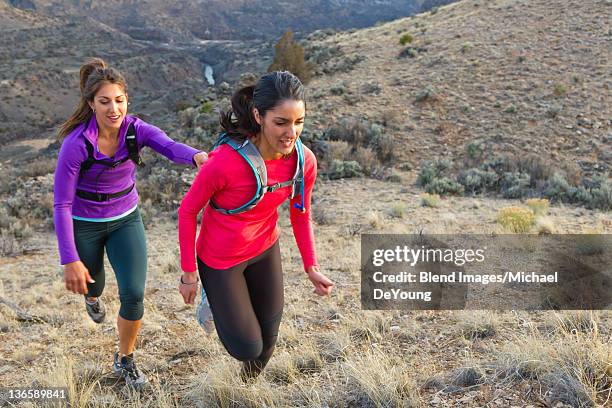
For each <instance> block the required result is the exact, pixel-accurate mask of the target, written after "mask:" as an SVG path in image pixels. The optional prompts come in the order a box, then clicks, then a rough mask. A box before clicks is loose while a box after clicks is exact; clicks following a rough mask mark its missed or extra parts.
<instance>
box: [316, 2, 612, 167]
mask: <svg viewBox="0 0 612 408" xmlns="http://www.w3.org/2000/svg"><path fill="white" fill-rule="evenodd" d="M611 11H612V7H611V5H610V2H600V1H595V0H587V1H577V0H563V1H560V0H558V1H553V2H551V1H544V0H534V1H517V0H494V1H484V2H483V1H480V0H465V1H461V2H458V3H454V4H451V5H447V6H443V7H440V8H439V9H436V10H434V12H429V13H423V14H419V15H416V16H413V17H410V18H403V19H399V20H396V21H393V22H390V23H387V24H383V25H379V26H376V27H372V28H367V29H364V30H359V31H356V32H343V33H337V34H333V35H329V36H316V37H315V36H311V37H310V40H311V41H310V43H309V46H308V55H310V58H311V60H312V61H313V62H316V63H318V74H319V75H318V77H316V78H315V79H314V80H313V81H312V83H311V84H310V85H309V91H310V95H311V105H310V109H309V114H310V115H311V116H310V119H311V121H310V130H312V131H313V132H315V133H316V132H318V133H319V134H323V132H325V131H328V132H329V130H330V127H332V126H337V125H338V124H339V123H341V122H342V120H343V119H348V118H353V119H356V120H358V119H360V120H367V121H368V123H370V124H378V125H381V126H382V128H383V129H384V132H385V134H387V135H390V136H391V140H392V143H393V150H394V152H395V153H397V155H398V156H399V157H398V160H397V161H396V164H401V163H406V162H408V163H410V164H411V165H413V166H416V165H418V164H419V163H421V162H422V161H423V160H425V159H432V158H437V157H447V158H459V157H462V156H463V154H464V151H465V146H466V144H468V143H469V142H472V141H480V142H482V146H483V149H484V153H485V155H491V156H493V155H496V154H499V153H517V154H522V155H526V154H530V153H533V154H535V155H537V156H540V157H541V158H543V159H547V160H550V161H551V162H552V163H555V164H556V165H558V164H560V163H564V162H572V163H577V164H578V165H579V167H580V170H582V171H583V172H586V173H589V172H596V173H603V174H608V175H609V171H610V169H611V166H612V149H610V145H611V142H612V127H611V125H612V120H611V119H610V118H612V98H611V97H610V95H611V93H610V87H611V85H612V80H611V77H610V72H609V55H610V28H609V16H610V12H611ZM400 39H403V41H402V42H403V43H404V45H402V44H400Z"/></svg>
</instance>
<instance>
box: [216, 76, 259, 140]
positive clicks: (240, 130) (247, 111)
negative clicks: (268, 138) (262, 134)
mask: <svg viewBox="0 0 612 408" xmlns="http://www.w3.org/2000/svg"><path fill="white" fill-rule="evenodd" d="M254 90H255V86H253V85H251V86H245V87H244V88H241V89H239V90H238V91H236V92H235V93H234V95H233V96H232V100H231V103H232V109H230V110H229V111H227V112H221V115H220V116H221V118H220V123H221V127H222V128H223V129H225V131H226V132H227V134H228V135H230V136H232V137H233V138H235V139H244V137H245V136H247V137H251V136H253V135H255V134H257V132H259V129H260V127H259V124H258V123H257V121H256V120H255V117H254V116H253V91H254Z"/></svg>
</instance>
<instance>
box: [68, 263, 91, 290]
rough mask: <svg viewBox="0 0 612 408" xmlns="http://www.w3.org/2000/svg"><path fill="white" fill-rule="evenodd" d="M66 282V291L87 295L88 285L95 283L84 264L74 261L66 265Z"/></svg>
mask: <svg viewBox="0 0 612 408" xmlns="http://www.w3.org/2000/svg"><path fill="white" fill-rule="evenodd" d="M64 282H66V289H68V290H70V291H72V292H74V293H80V294H82V295H85V294H87V292H88V290H87V283H94V282H95V281H94V280H93V279H92V278H91V276H90V275H89V271H88V270H87V267H86V266H85V265H84V264H83V262H81V261H74V262H70V263H67V264H66V265H64Z"/></svg>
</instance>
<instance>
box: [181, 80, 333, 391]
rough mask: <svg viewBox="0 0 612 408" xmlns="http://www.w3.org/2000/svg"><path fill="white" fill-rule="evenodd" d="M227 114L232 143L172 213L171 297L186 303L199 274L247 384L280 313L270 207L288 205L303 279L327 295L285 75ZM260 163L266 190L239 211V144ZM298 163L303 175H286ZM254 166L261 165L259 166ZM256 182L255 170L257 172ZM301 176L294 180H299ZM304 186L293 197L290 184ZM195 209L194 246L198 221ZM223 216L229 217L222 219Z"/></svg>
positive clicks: (307, 172) (247, 175) (246, 186)
mask: <svg viewBox="0 0 612 408" xmlns="http://www.w3.org/2000/svg"><path fill="white" fill-rule="evenodd" d="M231 103H232V109H231V110H230V111H229V112H226V113H222V114H221V126H222V127H223V129H224V131H225V134H226V136H227V137H228V138H230V139H231V144H233V146H232V145H230V144H221V145H220V146H219V147H217V148H216V149H215V150H213V151H212V152H210V153H209V155H208V160H207V161H206V163H205V164H204V165H203V166H202V168H201V169H200V171H199V173H198V175H197V176H196V178H195V180H194V182H193V185H192V186H191V188H190V189H189V191H188V192H187V194H186V195H185V198H184V199H183V201H182V202H181V205H180V207H179V213H178V215H179V221H178V224H179V240H180V250H181V268H182V270H183V274H182V276H181V285H180V293H181V295H182V296H183V299H184V301H185V303H193V302H194V299H195V297H196V294H197V286H198V285H197V282H198V276H197V275H196V273H195V272H196V265H197V270H198V271H199V276H200V279H201V281H202V285H203V287H204V290H205V292H206V295H207V297H208V301H209V302H210V307H211V309H212V311H213V313H214V322H215V327H216V329H217V333H218V335H219V338H220V340H221V342H222V343H223V345H224V346H225V348H226V349H227V351H228V352H229V353H230V355H232V356H233V357H234V358H236V359H238V360H241V361H243V362H244V363H243V368H242V372H241V376H242V378H243V379H244V380H247V379H249V378H254V377H256V376H257V375H259V373H260V372H261V371H262V370H263V368H264V367H265V365H266V364H267V362H268V361H269V359H270V357H271V356H272V352H273V350H274V345H275V344H276V339H277V336H278V328H279V325H280V321H281V316H282V312H283V304H284V298H283V272H282V265H281V256H280V248H279V242H278V238H279V235H280V231H279V228H278V225H277V219H278V213H277V208H278V207H279V206H280V205H281V204H282V203H283V202H284V201H285V200H286V199H288V198H289V199H290V204H291V205H290V211H289V213H290V219H291V225H292V227H293V233H294V236H295V239H296V242H297V245H298V248H299V251H300V254H301V256H302V261H303V266H304V271H305V272H306V274H307V276H308V279H310V281H311V282H312V283H313V285H314V287H315V290H314V291H315V293H316V294H318V295H321V296H323V295H328V294H329V293H330V292H331V289H332V287H333V283H332V282H331V281H330V280H329V279H328V278H327V277H326V276H325V275H323V274H322V273H321V271H320V267H319V264H318V262H317V257H316V252H315V245H314V234H313V231H312V225H311V221H310V202H311V193H312V188H313V186H314V182H315V179H316V175H317V163H316V158H315V156H314V154H313V153H312V151H311V150H310V149H308V148H307V147H305V146H304V147H303V155H302V153H301V152H302V149H299V148H298V147H299V145H300V144H301V142H300V141H299V139H298V138H299V135H300V133H301V132H302V128H303V127H304V115H305V101H304V87H303V85H302V83H301V82H300V80H299V79H298V78H297V77H296V76H294V75H293V74H291V73H289V72H272V73H269V74H267V75H264V76H263V77H261V78H260V79H259V81H258V82H257V84H256V85H255V86H248V87H245V88H242V89H240V90H239V91H237V92H236V93H235V94H234V95H233V97H232V100H231ZM249 143H251V144H252V146H247V147H248V148H249V149H250V148H253V146H255V147H256V150H255V152H256V153H257V152H258V155H260V156H261V158H262V159H263V163H265V169H260V170H263V177H261V179H265V178H266V176H267V182H266V183H265V185H266V186H273V185H275V184H276V183H283V184H280V185H276V187H274V188H271V189H269V190H268V191H266V193H265V194H264V195H263V197H262V198H261V201H258V202H256V205H254V206H252V205H251V206H250V207H251V208H249V209H248V210H246V211H231V210H235V209H237V208H240V207H244V205H245V203H248V202H249V201H251V200H253V199H254V197H256V196H257V194H256V193H257V192H259V188H258V182H257V179H256V176H255V173H254V168H252V167H251V166H250V165H249V163H248V162H247V160H245V158H244V157H243V156H242V155H241V154H243V153H240V152H239V151H242V152H244V151H245V150H247V149H246V148H245V149H244V150H242V148H244V147H245V146H246V145H247V144H249ZM299 160H303V177H294V176H295V175H296V174H298V172H296V169H299V166H298V161H299ZM262 167H263V166H262ZM260 174H261V172H260ZM300 174H301V173H300ZM300 179H303V185H300V187H302V188H301V189H295V186H296V185H295V184H294V185H292V184H291V183H290V182H289V183H284V182H288V181H290V180H294V181H295V180H300ZM202 208H204V213H203V216H202V223H201V228H200V234H199V236H198V238H197V242H196V229H197V215H198V213H199V212H200V211H201V210H202ZM228 210H230V211H228Z"/></svg>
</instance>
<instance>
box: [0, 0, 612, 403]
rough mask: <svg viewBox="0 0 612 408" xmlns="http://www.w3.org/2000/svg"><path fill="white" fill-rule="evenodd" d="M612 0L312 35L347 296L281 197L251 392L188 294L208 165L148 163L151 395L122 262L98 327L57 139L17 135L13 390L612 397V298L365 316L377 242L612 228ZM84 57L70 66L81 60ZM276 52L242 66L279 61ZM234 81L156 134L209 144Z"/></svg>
mask: <svg viewBox="0 0 612 408" xmlns="http://www.w3.org/2000/svg"><path fill="white" fill-rule="evenodd" d="M0 4H1V3H0ZM611 11H612V4H611V3H610V2H609V1H607V2H606V1H595V0H588V1H574V0H555V1H544V0H533V1H524V0H492V1H482V0H464V1H460V2H457V3H454V4H450V5H446V6H441V7H439V8H435V9H433V10H432V11H430V12H426V13H422V14H418V15H415V16H413V17H407V18H402V19H399V20H395V21H391V22H388V23H383V24H378V25H376V26H374V27H370V28H365V29H357V30H348V31H342V32H334V31H325V30H320V31H315V32H313V33H311V34H310V35H309V36H307V37H305V38H304V39H303V40H302V44H303V45H304V47H305V49H306V57H307V58H309V60H310V61H311V62H313V63H314V64H316V67H315V76H314V77H313V79H312V80H311V81H310V83H308V86H307V89H308V97H309V99H308V105H307V123H306V127H305V131H304V134H303V140H304V141H305V143H307V144H308V145H309V146H310V147H311V148H312V149H313V151H314V152H315V153H316V154H317V158H318V161H319V178H318V180H317V184H316V186H315V191H314V193H313V215H312V218H313V222H314V228H315V235H316V246H317V251H318V258H319V261H320V263H321V267H322V270H323V272H324V273H325V274H326V275H327V276H329V277H330V278H331V279H332V280H333V281H334V283H335V287H334V289H333V291H332V294H331V296H329V297H325V298H322V297H318V296H316V295H315V294H314V293H312V290H313V288H312V285H311V284H310V282H309V281H308V279H307V278H306V276H305V275H304V273H303V271H302V266H301V260H300V257H299V253H298V251H297V247H296V245H295V240H294V238H293V236H292V234H291V226H290V223H289V216H288V210H287V208H286V207H281V208H280V209H279V225H280V228H281V230H282V237H281V250H282V256H283V267H284V272H285V311H284V315H283V321H282V323H281V328H280V335H279V340H278V344H277V348H276V350H275V353H274V356H273V357H272V360H271V361H270V364H269V366H268V367H267V368H266V370H265V371H264V373H263V375H262V376H261V377H260V378H259V379H258V380H257V381H256V382H254V383H253V384H250V385H245V384H243V383H242V382H241V381H240V380H239V378H238V372H239V364H238V363H237V362H236V361H234V360H233V359H232V358H231V357H229V356H228V355H227V353H226V351H225V350H224V348H223V346H222V345H221V343H220V342H219V340H218V338H217V336H216V334H215V333H213V334H212V335H206V333H205V332H204V331H203V330H202V329H201V328H200V327H199V326H198V324H197V322H196V320H195V318H194V307H193V306H186V305H184V304H183V302H182V299H181V297H180V295H179V293H178V279H179V275H180V266H179V253H178V238H177V232H176V209H177V207H178V204H179V203H180V200H181V198H182V195H183V194H184V192H185V191H186V190H187V189H188V188H189V185H190V182H191V181H192V179H193V177H194V175H195V170H192V169H185V168H182V167H179V166H175V165H170V164H168V163H167V161H165V159H162V158H156V157H155V156H153V154H152V153H147V152H145V161H146V162H147V167H146V168H145V169H144V170H143V171H141V172H140V173H139V176H138V177H139V179H138V184H139V192H140V194H141V205H140V208H141V211H142V213H143V217H144V222H145V225H146V228H147V231H146V233H147V240H148V249H149V271H148V279H147V289H146V296H145V317H144V323H143V329H142V333H141V336H140V338H139V341H138V344H137V349H138V350H137V352H136V358H137V361H138V364H139V366H140V367H141V368H142V369H143V371H144V372H145V373H146V374H147V375H148V377H149V379H150V381H151V384H150V388H149V389H148V391H147V392H145V393H141V394H136V393H132V392H129V391H128V390H127V389H125V388H124V387H123V386H122V385H121V384H119V383H117V381H116V379H115V378H113V376H112V375H111V362H112V354H113V352H114V351H115V349H116V342H117V335H116V329H115V325H114V319H115V317H116V315H117V311H118V308H119V299H118V295H117V285H116V281H115V278H114V276H113V274H112V273H111V272H110V271H111V268H110V266H109V265H108V264H107V272H108V273H107V284H106V289H105V292H104V295H103V296H104V300H105V301H106V304H107V306H108V309H109V310H108V319H107V321H106V322H104V323H103V324H101V325H96V324H95V323H93V322H91V321H90V320H89V319H88V317H87V315H86V312H85V309H84V305H83V301H82V299H81V297H80V296H78V295H74V294H70V293H69V292H67V291H66V289H65V288H64V283H63V280H62V272H61V268H60V266H59V259H58V254H57V247H56V243H55V236H54V233H53V230H52V210H53V195H52V186H53V169H54V167H55V160H56V156H57V145H54V144H50V143H51V141H52V140H51V139H50V138H49V137H36V138H34V137H32V138H26V139H24V138H23V137H19V138H14V139H15V140H16V139H20V140H19V141H17V142H12V143H9V144H4V145H3V146H2V151H1V152H0V181H1V189H0V194H1V197H2V206H0V233H1V235H0V251H1V253H2V256H3V257H2V258H0V386H6V387H8V386H13V387H17V386H20V387H31V386H32V387H33V386H63V387H68V390H69V398H70V402H71V406H74V407H98V406H113V407H114V406H116V407H175V406H176V407H183V406H186V407H214V406H218V407H264V406H265V407H532V408H534V407H610V406H612V314H611V313H610V310H601V311H563V310H562V311H522V310H516V311H490V310H470V311H403V310H397V311H366V310H362V309H361V303H360V243H361V234H365V233H402V234H412V233H419V232H421V231H423V232H425V233H440V234H442V233H444V234H453V233H467V234H489V233H508V232H512V233H527V234H548V233H558V234H583V233H589V234H593V233H596V234H610V233H612V222H611V216H610V215H611V212H610V211H611V210H612V207H611V204H610V203H611V202H612V193H611V190H610V171H611V168H612V149H611V148H610V146H611V141H612V120H611V118H612V103H611V102H612V100H611V97H610V86H611V84H612V82H611V77H610V69H609V68H610V63H609V57H610V51H611V47H610V28H609V16H610V12H611ZM12 12H14V13H18V14H19V13H26V12H22V11H14V10H13V11H12ZM16 15H17V14H16ZM24 15H26V14H19V16H20V18H25V17H23V16H24ZM47 18H49V19H51V20H52V21H57V20H53V19H56V17H47ZM51 20H49V21H51ZM19 21H22V20H19ZM37 21H38V20H37ZM37 21H33V22H32V25H33V29H35V27H36V24H37ZM58 24H59V23H58ZM92 24H93V23H92ZM96 24H98V23H96ZM60 27H61V29H65V27H63V26H61V25H60ZM92 27H94V28H93V30H97V28H95V27H99V26H97V25H95V24H93V25H92ZM73 29H74V30H80V29H81V28H79V27H74V28H73ZM45 30H46V29H45ZM112 32H113V33H115V34H109V36H111V37H109V38H110V39H109V41H110V42H112V38H115V37H112V36H114V35H118V34H116V31H114V30H113V31H112ZM41 35H43V36H44V35H45V34H41ZM67 35H77V34H76V31H75V33H72V34H67ZM60 37H61V36H60ZM60 37H58V38H60ZM28 38H29V39H28V40H27V41H30V44H32V41H34V38H35V36H32V37H28ZM2 41H3V42H4V43H3V45H2V51H0V52H2V53H3V55H6V56H7V58H9V57H10V55H12V54H9V52H12V51H10V50H9V49H8V44H9V43H8V42H5V40H2ZM126 41H128V40H126ZM129 41H135V44H140V43H139V42H138V41H139V40H133V39H129ZM401 42H402V43H403V44H401ZM41 47H44V46H43V45H41ZM99 47H100V50H101V51H100V52H102V51H103V50H105V49H106V48H107V47H110V46H107V45H105V44H104V43H101V44H99ZM143 47H145V45H143ZM108 49H110V48H108ZM143 49H145V48H143ZM262 49H263V46H262ZM23 52H27V50H24V51H23ZM174 52H177V51H173V50H172V49H168V50H164V51H160V53H161V54H155V58H160V61H161V60H165V59H166V58H169V59H170V60H172V59H171V58H170V55H173V54H172V53H174ZM240 52H242V51H240ZM166 53H167V54H166ZM104 55H107V54H104ZM80 57H81V55H80V54H79V55H75V56H73V57H70V58H71V60H73V62H74V66H75V67H78V64H79V63H80ZM109 57H110V56H109ZM270 57H271V54H270ZM11 58H14V57H11ZM23 58H26V59H25V60H24V63H26V64H32V63H33V62H32V61H31V60H28V59H27V58H28V57H27V55H26V56H24V57H23ZM58 58H59V57H58ZM139 58H141V57H139ZM142 58H143V57H142ZM151 58H153V57H151ZM177 58H178V57H177ZM6 61H7V60H4V59H3V62H2V64H0V68H1V69H5V68H6V67H10V63H9V62H6ZM177 61H178V60H177ZM18 62H19V58H17V59H15V62H14V64H16V65H18ZM264 62H265V61H260V62H259V64H260V65H258V66H256V65H250V66H244V69H245V72H247V71H249V72H251V74H255V75H257V74H261V73H262V72H263V71H261V69H265V65H266V64H265V63H264ZM122 64H123V63H122ZM197 64H200V63H199V62H198V63H197ZM194 66H195V65H194ZM3 67H4V68H3ZM122 67H123V65H122ZM172 67H173V66H172V64H171V63H170V65H168V71H167V75H168V76H167V77H164V78H166V79H167V81H168V82H170V83H171V82H172V81H173V79H172V75H174V73H175V72H177V71H176V68H172ZM258 67H259V68H258ZM262 67H263V68H262ZM184 69H185V70H188V69H190V68H189V67H185V68H184ZM194 69H195V68H194ZM198 69H199V68H198ZM184 74H185V75H188V74H189V73H188V72H187V71H186V72H184ZM71 75H72V77H70V78H72V79H71V81H76V79H75V78H73V77H74V76H75V73H74V72H73V73H72V74H71ZM239 77H240V76H239V75H236V78H239ZM248 78H249V75H245V76H243V78H242V81H247V80H248ZM134 80H135V81H138V79H134ZM49 81H51V82H53V81H54V79H53V78H49ZM75 83H76V82H74V83H72V84H68V85H66V86H65V88H62V89H66V91H67V92H72V91H73V90H74V89H73V88H74V84H75ZM194 84H196V83H195V82H194V83H193V84H192V85H189V86H192V87H197V84H196V85H194ZM237 85H238V80H237V81H236V82H232V83H231V84H229V86H227V87H226V86H223V87H221V86H220V85H217V86H208V85H205V84H204V83H203V82H202V83H201V87H200V88H197V89H196V90H195V91H194V92H193V95H194V96H193V99H191V100H189V98H185V100H186V102H185V103H187V102H190V103H191V105H185V106H181V107H180V109H175V108H174V107H173V108H172V110H168V111H165V113H164V115H165V116H164V120H163V122H162V124H160V126H162V127H163V128H164V129H165V130H166V131H167V132H168V133H169V134H170V135H171V136H172V137H174V138H176V139H177V140H181V141H184V142H187V143H190V144H194V145H197V146H200V147H201V148H204V149H208V148H210V146H211V142H212V140H214V138H215V135H216V126H217V125H216V120H217V114H218V110H219V109H221V108H224V107H225V106H226V105H227V101H228V97H229V95H230V94H231V89H232V88H235V87H236V86H237ZM0 86H1V85H0ZM186 86H187V85H186ZM71 87H72V88H71ZM0 89H4V88H0ZM11 89H13V88H11ZM49 89H52V88H51V87H50V88H49ZM160 89H161V91H162V92H163V87H160ZM192 91H193V90H192ZM15 92H16V93H15V96H14V97H15V98H17V96H16V95H17V94H18V92H17V91H15ZM2 95H3V96H4V95H5V93H4V91H3V92H2ZM22 98H23V99H24V100H26V101H27V100H28V98H30V97H29V96H28V94H24V95H23V96H22ZM140 101H141V102H139V103H143V104H145V103H146V101H147V97H146V96H145V97H143V98H142V99H140ZM176 102H178V100H177V101H176ZM9 105H10V104H9ZM5 106H8V105H5ZM69 106H71V105H69ZM141 106H142V107H141ZM163 107H164V105H163V104H161V105H158V107H157V109H159V111H160V112H161V111H162V110H163ZM0 109H8V108H3V107H2V105H0ZM62 109H64V108H63V107H62ZM65 109H67V110H69V108H65ZM141 109H142V110H143V111H146V108H145V107H144V106H143V105H138V104H136V107H135V110H141ZM35 111H36V110H35V109H32V112H35ZM0 112H8V111H2V110H0ZM50 112H53V115H55V116H54V117H55V118H59V117H61V116H62V115H65V113H66V111H62V110H61V109H58V110H57V111H52V110H50ZM151 112H153V116H151V117H149V116H148V117H147V119H149V120H152V121H153V122H155V121H154V118H155V117H156V116H155V114H154V112H155V111H151ZM24 115H26V113H24ZM49 115H51V113H49ZM2 118H6V114H5V116H3V117H2ZM28 120H30V119H29V117H27V116H24V117H23V118H21V119H19V120H18V121H16V123H17V122H24V123H25V122H27V121H28ZM55 124H56V122H55V121H53V120H52V119H49V120H48V125H49V127H50V128H51V127H52V126H54V125H55ZM50 133H51V132H49V134H50ZM4 140H7V141H8V140H13V138H11V137H8V136H7V137H6V138H5V139H4ZM443 159H445V160H446V161H447V162H448V163H446V164H444V165H442V164H441V163H442V160H443ZM428 162H429V164H428ZM431 163H434V164H431ZM537 198H542V199H543V201H537ZM530 199H531V200H532V201H529V200H530ZM533 199H536V201H533ZM538 203H539V204H538ZM508 207H518V210H516V209H515V210H513V211H515V214H520V217H519V221H520V222H521V224H520V227H521V228H518V227H517V225H516V224H511V225H509V224H506V223H504V222H503V221H502V218H501V217H500V214H501V213H502V212H503V211H504V209H506V208H508ZM519 210H520V211H522V212H519ZM0 405H1V403H0ZM23 406H28V405H26V404H24V405H23ZM30 406H34V405H30Z"/></svg>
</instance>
